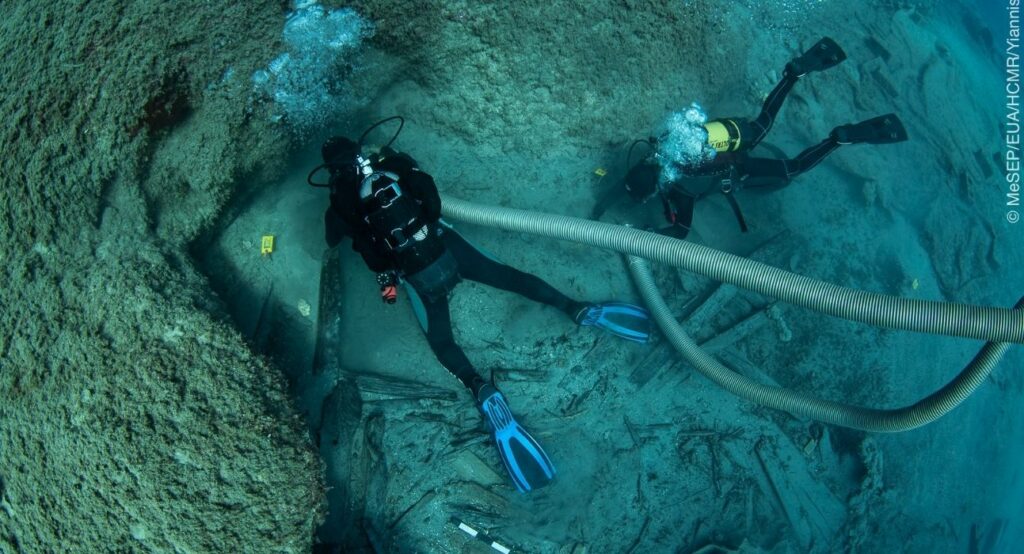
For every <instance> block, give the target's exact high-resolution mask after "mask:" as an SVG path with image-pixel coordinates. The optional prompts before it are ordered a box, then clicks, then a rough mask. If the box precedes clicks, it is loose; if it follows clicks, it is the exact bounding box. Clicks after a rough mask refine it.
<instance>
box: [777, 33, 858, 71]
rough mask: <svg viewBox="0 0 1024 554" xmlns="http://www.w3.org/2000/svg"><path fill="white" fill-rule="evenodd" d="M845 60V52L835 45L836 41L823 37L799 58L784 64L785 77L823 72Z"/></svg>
mask: <svg viewBox="0 0 1024 554" xmlns="http://www.w3.org/2000/svg"><path fill="white" fill-rule="evenodd" d="M845 59H846V52H843V49H842V48H840V47H839V45H838V44H836V41H834V40H832V39H830V38H828V37H825V38H823V39H821V40H819V41H818V42H817V44H815V45H814V46H812V47H811V48H810V49H809V50H807V51H806V52H804V53H803V54H801V55H800V56H799V57H797V58H796V59H794V60H793V61H791V62H789V63H788V64H786V72H785V75H786V76H787V77H803V76H804V75H807V74H808V73H811V72H812V71H824V70H826V69H828V68H830V67H835V66H837V65H839V63H840V62H842V61H843V60H845Z"/></svg>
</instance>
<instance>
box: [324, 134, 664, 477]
mask: <svg viewBox="0 0 1024 554" xmlns="http://www.w3.org/2000/svg"><path fill="white" fill-rule="evenodd" d="M393 119H399V120H401V118H400V117H395V118H388V119H385V120H383V121H380V122H378V123H376V124H374V125H373V126H372V127H370V128H369V129H367V130H366V132H364V133H363V135H362V136H361V137H360V138H359V141H353V140H351V139H348V138H345V137H332V138H330V139H328V140H327V141H326V142H325V143H324V144H323V147H322V152H321V153H322V155H323V159H324V163H323V164H322V165H321V166H318V167H317V168H316V169H314V170H313V172H311V173H310V184H312V185H315V186H325V187H329V188H330V202H331V203H330V207H329V208H328V209H327V212H326V214H325V215H324V219H325V224H326V239H327V244H328V246H330V247H334V246H336V245H337V244H338V243H340V242H341V240H342V238H343V237H344V236H346V235H347V236H350V237H352V241H353V245H352V248H353V250H355V251H357V252H359V254H361V255H362V258H363V260H364V261H365V262H366V265H367V266H368V267H369V268H370V270H371V271H374V272H376V273H377V274H378V276H377V277H378V283H379V284H380V285H381V294H382V298H383V299H384V301H385V302H388V303H393V302H394V301H395V287H396V285H397V284H398V283H399V282H404V284H405V285H407V286H406V290H407V291H408V292H409V297H410V301H411V302H412V304H413V309H414V310H415V312H416V316H417V319H418V320H419V323H420V325H421V327H422V328H423V331H424V333H425V334H426V337H427V342H428V343H429V344H430V348H431V349H432V350H433V352H434V354H435V355H436V356H437V359H438V361H440V362H441V364H442V365H443V366H444V367H445V368H446V369H447V370H448V371H450V372H451V373H452V374H453V375H455V377H457V378H458V379H459V380H460V381H461V382H462V384H464V385H465V386H466V387H467V388H469V389H470V391H472V393H473V396H474V398H476V401H477V406H478V407H479V409H480V411H481V413H482V414H483V417H484V419H485V420H486V421H487V424H488V426H489V427H490V430H491V432H492V434H493V437H494V440H495V442H496V443H497V447H498V452H499V454H500V456H501V461H502V463H503V464H504V466H505V468H506V469H507V471H508V473H509V475H510V476H511V478H512V481H513V483H514V484H515V486H516V488H517V489H518V490H519V491H520V492H527V491H529V490H532V489H535V488H538V487H541V486H544V485H546V484H547V483H548V482H549V481H550V480H551V479H552V478H553V477H554V475H555V468H554V465H553V464H552V463H551V460H550V459H549V458H548V456H547V455H546V454H545V453H544V450H543V449H542V448H541V447H540V445H539V444H538V443H537V441H536V440H534V438H533V437H531V436H530V434H529V433H527V432H526V430H525V429H523V427H522V426H521V425H519V424H518V423H517V422H516V420H515V419H514V417H513V416H512V412H511V410H510V409H509V406H508V401H507V400H506V399H505V396H504V395H503V394H502V393H501V391H499V390H498V389H497V387H496V386H495V384H494V383H493V381H490V382H489V381H488V380H485V379H484V378H483V377H481V376H480V374H479V373H478V372H477V371H476V370H475V369H474V367H473V365H472V364H471V363H470V361H469V359H468V358H467V357H466V355H465V353H464V352H463V351H462V349H461V348H460V347H459V346H458V345H457V344H455V341H454V338H453V336H452V327H451V318H450V313H449V309H448V297H449V294H451V292H452V290H453V289H454V288H455V286H456V285H457V284H458V283H459V282H460V281H461V280H462V279H469V280H472V281H477V282H480V283H483V284H486V285H490V286H492V287H495V288H499V289H502V290H507V291H511V292H515V293H518V294H521V295H523V296H525V297H527V298H529V299H531V300H534V301H537V302H542V303H544V304H547V305H549V306H552V307H554V308H557V309H558V310H559V311H561V312H562V313H564V314H565V315H566V316H568V317H570V318H572V319H573V321H575V322H576V323H577V324H579V325H586V326H594V327H598V328H600V329H604V330H606V331H609V332H611V333H613V334H615V335H618V336H620V337H622V338H625V339H628V340H631V341H636V342H647V340H648V338H649V336H650V319H649V315H648V313H647V311H646V310H644V309H643V308H640V307H637V306H633V305H629V304H624V303H619V302H608V303H602V304H589V303H585V302H580V301H577V300H574V299H572V298H569V297H568V296H566V295H564V294H562V293H561V292H559V291H558V290H557V289H555V288H554V287H552V286H551V285H549V284H547V283H545V282H544V281H542V280H541V279H539V278H538V277H536V276H534V275H531V274H528V273H524V272H522V271H519V270H517V269H515V268H513V267H510V266H508V265H505V264H502V263H500V262H498V261H496V260H494V259H493V258H491V257H489V256H487V255H485V254H483V253H481V252H480V251H479V250H477V249H476V248H474V247H473V246H472V245H470V244H469V242H467V241H466V240H465V239H464V238H462V236H461V235H459V233H457V232H456V231H455V230H454V229H453V228H452V227H451V226H450V225H448V224H447V223H446V222H444V221H442V220H441V199H440V196H439V195H438V192H437V187H436V186H435V184H434V179H433V178H432V177H431V176H430V175H429V174H428V173H426V172H424V171H422V170H421V169H420V168H419V167H418V165H417V163H416V161H415V160H414V159H413V158H412V157H410V156H409V155H408V154H405V153H398V152H395V151H394V150H392V149H391V148H390V145H391V143H392V142H394V140H395V138H396V137H397V136H398V133H399V132H401V128H402V127H401V125H400V126H399V128H398V131H397V132H396V133H395V135H394V136H393V137H392V138H391V141H389V143H388V144H387V145H386V146H384V147H383V148H382V149H381V151H380V152H379V153H376V154H364V153H363V150H362V145H363V141H364V140H365V138H366V136H367V134H369V132H370V131H371V130H373V129H374V128H375V127H377V126H379V125H380V124H382V123H384V122H387V121H391V120H393ZM401 123H402V125H404V120H402V121H401ZM323 168H326V169H327V170H328V171H329V172H330V180H329V182H328V183H325V184H324V183H315V182H313V180H312V178H313V175H314V174H315V173H316V172H317V171H319V170H320V169H323Z"/></svg>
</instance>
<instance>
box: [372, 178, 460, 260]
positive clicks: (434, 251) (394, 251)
mask: <svg viewBox="0 0 1024 554" xmlns="http://www.w3.org/2000/svg"><path fill="white" fill-rule="evenodd" d="M399 180H400V179H399V176H398V175H397V174H395V173H392V172H390V171H371V172H367V174H366V175H365V176H364V177H363V180H362V183H361V185H360V188H359V198H360V200H361V201H362V202H363V208H364V213H365V214H366V215H364V216H363V221H365V222H366V224H367V226H368V227H369V229H370V232H371V239H372V240H373V241H374V242H376V243H377V244H378V245H379V246H380V249H381V250H383V251H386V252H389V253H390V254H391V256H392V257H393V259H394V261H395V265H396V266H397V269H398V271H399V272H401V273H402V274H403V275H411V274H414V273H416V272H418V271H420V270H421V269H423V268H425V267H427V266H428V265H430V264H431V263H433V262H434V261H436V260H437V259H438V258H439V257H441V255H442V254H443V253H444V251H445V247H444V244H443V243H442V242H441V239H440V237H439V236H438V233H437V229H435V228H434V226H433V225H431V223H430V222H428V221H425V220H423V219H422V217H421V213H422V208H421V207H420V204H419V203H418V202H417V201H416V199H415V198H414V197H413V196H412V195H410V194H408V193H407V192H406V191H403V190H402V187H401V185H400V183H399Z"/></svg>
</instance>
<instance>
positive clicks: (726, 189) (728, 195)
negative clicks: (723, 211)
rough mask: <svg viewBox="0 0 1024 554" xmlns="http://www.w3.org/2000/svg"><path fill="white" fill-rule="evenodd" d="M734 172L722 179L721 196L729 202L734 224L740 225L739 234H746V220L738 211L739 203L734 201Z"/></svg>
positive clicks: (740, 211)
mask: <svg viewBox="0 0 1024 554" xmlns="http://www.w3.org/2000/svg"><path fill="white" fill-rule="evenodd" d="M735 174H736V172H735V170H733V171H730V172H729V177H727V178H725V179H722V194H723V195H725V199H726V200H727V201H728V202H729V207H730V208H732V214H733V215H734V216H736V223H739V225H740V232H741V233H746V232H747V220H746V219H745V218H744V217H743V210H741V209H740V203H739V201H738V200H736V194H735V192H736V189H737V187H735V186H734V183H735V182H736V180H735Z"/></svg>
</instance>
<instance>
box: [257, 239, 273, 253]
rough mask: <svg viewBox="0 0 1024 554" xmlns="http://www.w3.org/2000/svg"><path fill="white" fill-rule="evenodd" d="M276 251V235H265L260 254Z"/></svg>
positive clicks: (261, 242)
mask: <svg viewBox="0 0 1024 554" xmlns="http://www.w3.org/2000/svg"><path fill="white" fill-rule="evenodd" d="M273 252H274V235H263V240H262V241H260V254H263V255H264V256H266V255H267V254H271V253H273Z"/></svg>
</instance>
